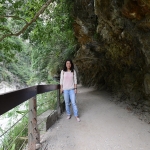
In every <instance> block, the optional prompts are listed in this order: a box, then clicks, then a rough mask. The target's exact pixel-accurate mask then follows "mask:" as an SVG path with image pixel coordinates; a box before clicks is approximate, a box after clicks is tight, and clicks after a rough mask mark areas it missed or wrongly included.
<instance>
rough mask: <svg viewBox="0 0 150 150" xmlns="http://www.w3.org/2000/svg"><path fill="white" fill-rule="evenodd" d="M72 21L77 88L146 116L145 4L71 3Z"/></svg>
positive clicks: (149, 98)
mask: <svg viewBox="0 0 150 150" xmlns="http://www.w3.org/2000/svg"><path fill="white" fill-rule="evenodd" d="M74 18H75V19H74V25H73V27H74V33H75V36H76V39H77V40H78V46H77V47H79V48H78V49H77V54H76V56H75V63H76V65H77V67H78V70H79V73H80V78H81V81H82V84H83V85H88V86H91V85H95V86H96V87H98V88H100V87H103V88H106V89H108V90H110V91H112V93H113V94H114V95H117V97H118V98H119V99H120V100H123V101H126V102H129V103H130V104H131V105H132V106H135V107H136V108H139V109H140V110H141V112H146V113H150V42H149V41H150V1H149V0H105V1H103V0H75V1H74Z"/></svg>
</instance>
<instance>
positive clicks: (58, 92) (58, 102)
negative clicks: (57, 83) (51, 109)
mask: <svg viewBox="0 0 150 150" xmlns="http://www.w3.org/2000/svg"><path fill="white" fill-rule="evenodd" d="M57 112H58V115H60V113H61V108H60V89H58V90H57Z"/></svg>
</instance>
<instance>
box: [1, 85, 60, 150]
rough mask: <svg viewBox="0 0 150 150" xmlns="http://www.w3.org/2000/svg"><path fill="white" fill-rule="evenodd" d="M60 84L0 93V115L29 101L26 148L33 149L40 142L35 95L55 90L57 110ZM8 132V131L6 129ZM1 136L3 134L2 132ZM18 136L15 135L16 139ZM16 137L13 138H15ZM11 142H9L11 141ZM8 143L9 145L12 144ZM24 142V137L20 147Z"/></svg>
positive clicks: (58, 108)
mask: <svg viewBox="0 0 150 150" xmlns="http://www.w3.org/2000/svg"><path fill="white" fill-rule="evenodd" d="M59 89H60V85H58V84H57V85H37V86H32V87H28V88H25V89H20V90H16V91H12V92H8V93H4V94H0V103H1V105H0V115H2V114H4V113H6V112H7V111H9V110H11V109H13V108H15V107H17V106H18V105H20V104H21V103H23V102H25V101H29V111H28V113H29V120H28V150H35V149H36V146H35V145H36V143H40V135H39V131H38V128H37V126H38V124H37V102H36V95H37V94H42V93H45V92H50V91H54V90H57V111H58V113H59V112H60V111H61V110H60V90H59ZM6 132H8V131H6ZM2 136H3V134H2ZM17 138H18V137H16V139H17ZM16 139H13V141H14V140H16ZM13 141H12V142H11V144H12V143H13ZM11 144H10V145H9V147H11V146H12V145H11ZM25 144H26V139H25V141H24V142H23V144H22V146H21V147H20V150H21V149H22V147H23V146H24V145H25Z"/></svg>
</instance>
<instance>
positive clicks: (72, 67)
mask: <svg viewBox="0 0 150 150" xmlns="http://www.w3.org/2000/svg"><path fill="white" fill-rule="evenodd" d="M67 61H70V63H71V68H70V70H71V72H73V70H74V64H73V62H72V60H71V59H67V60H66V61H65V64H64V69H63V70H64V71H67V67H66V62H67Z"/></svg>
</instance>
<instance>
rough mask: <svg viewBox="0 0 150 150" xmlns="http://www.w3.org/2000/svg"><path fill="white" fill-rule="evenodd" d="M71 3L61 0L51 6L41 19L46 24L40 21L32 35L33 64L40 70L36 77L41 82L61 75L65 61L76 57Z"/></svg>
mask: <svg viewBox="0 0 150 150" xmlns="http://www.w3.org/2000/svg"><path fill="white" fill-rule="evenodd" d="M68 3H69V4H68ZM70 3H71V2H68V1H66V0H61V1H59V3H57V5H54V4H52V5H50V6H49V8H48V10H47V11H46V12H45V13H44V14H43V17H42V18H41V19H43V21H44V24H43V23H42V22H41V20H38V21H37V24H36V28H34V30H32V32H31V34H30V42H32V43H34V49H35V50H34V51H32V52H33V53H32V64H33V68H34V69H35V70H38V71H37V72H36V74H35V75H34V76H36V77H37V76H38V77H39V79H40V80H41V81H48V78H49V76H53V75H55V74H59V72H60V69H61V68H62V64H63V62H64V60H65V59H66V58H68V57H70V58H72V57H73V56H74V50H75V48H74V45H75V40H74V34H73V30H72V18H71V15H70V14H69V13H70V9H71V8H72V6H71V4H70ZM44 17H45V18H46V19H45V18H44Z"/></svg>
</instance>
